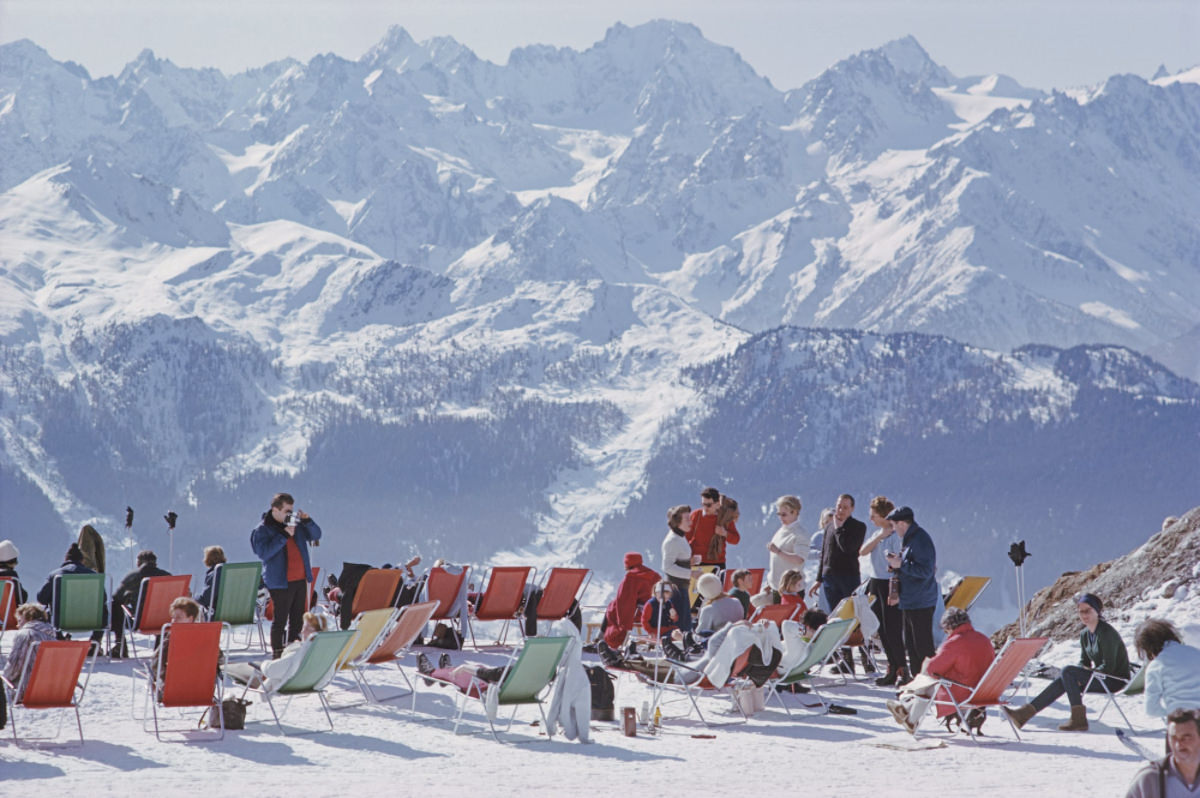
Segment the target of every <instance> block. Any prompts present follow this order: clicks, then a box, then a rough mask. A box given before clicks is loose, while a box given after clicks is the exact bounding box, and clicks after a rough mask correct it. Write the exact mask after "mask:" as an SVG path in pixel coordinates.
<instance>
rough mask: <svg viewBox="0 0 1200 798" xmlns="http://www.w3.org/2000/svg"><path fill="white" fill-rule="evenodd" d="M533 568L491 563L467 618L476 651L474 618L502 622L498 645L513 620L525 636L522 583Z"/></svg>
mask: <svg viewBox="0 0 1200 798" xmlns="http://www.w3.org/2000/svg"><path fill="white" fill-rule="evenodd" d="M536 571H537V569H536V568H531V567H529V566H495V567H493V568H492V569H491V571H490V572H488V577H487V580H486V582H485V584H486V585H487V587H485V588H484V591H483V593H482V595H480V596H479V601H478V602H477V603H476V605H475V609H474V611H473V612H472V613H471V614H470V615H469V616H468V620H467V628H468V629H469V630H470V632H471V645H473V646H475V650H476V651H478V650H479V643H478V642H477V641H476V640H475V623H476V622H478V621H503V622H504V626H503V627H502V628H501V631H500V639H499V640H497V641H496V642H497V643H498V644H500V645H504V642H505V640H507V639H508V627H509V624H511V623H512V622H513V621H514V620H516V621H517V628H518V629H520V630H521V637H524V636H525V625H524V624H523V623H522V620H523V617H522V613H521V610H522V608H523V607H524V606H525V587H526V585H528V584H529V580H530V577H531V576H532V575H533V574H534V573H536Z"/></svg>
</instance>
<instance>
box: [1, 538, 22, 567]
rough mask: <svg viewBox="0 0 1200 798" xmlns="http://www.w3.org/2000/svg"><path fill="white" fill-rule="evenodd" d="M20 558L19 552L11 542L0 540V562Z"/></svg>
mask: <svg viewBox="0 0 1200 798" xmlns="http://www.w3.org/2000/svg"><path fill="white" fill-rule="evenodd" d="M20 556H21V552H20V550H18V549H17V545H16V544H15V543H13V542H12V541H11V540H0V562H8V561H9V560H15V559H17V558H18V557H20Z"/></svg>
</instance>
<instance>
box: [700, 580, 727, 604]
mask: <svg viewBox="0 0 1200 798" xmlns="http://www.w3.org/2000/svg"><path fill="white" fill-rule="evenodd" d="M722 590H723V588H722V586H721V580H720V579H718V578H717V575H716V574H704V575H703V576H701V577H700V578H699V579H697V580H696V592H697V593H699V594H700V595H701V596H703V597H704V598H705V599H706V600H709V601H711V600H712V599H715V598H716V597H717V596H719V595H721V591H722Z"/></svg>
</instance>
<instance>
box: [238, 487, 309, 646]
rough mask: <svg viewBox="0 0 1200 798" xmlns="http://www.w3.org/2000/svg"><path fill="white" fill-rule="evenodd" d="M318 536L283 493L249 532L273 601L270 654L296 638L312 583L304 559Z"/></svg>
mask: <svg viewBox="0 0 1200 798" xmlns="http://www.w3.org/2000/svg"><path fill="white" fill-rule="evenodd" d="M320 539H321V527H319V526H317V522H316V521H314V520H312V518H311V517H310V516H309V514H308V513H306V512H304V511H303V510H299V511H297V510H295V500H294V499H293V498H292V497H291V495H290V494H287V493H276V494H275V497H274V498H273V499H271V509H269V510H267V512H265V513H263V516H262V523H261V524H259V525H258V526H257V527H256V528H255V529H254V531H253V532H251V533H250V547H251V548H252V549H254V553H255V555H257V556H258V558H259V559H260V560H262V564H263V583H264V584H265V585H266V586H267V590H269V591H270V593H271V601H272V602H273V603H274V604H275V617H274V618H273V619H272V621H271V650H272V657H273V658H275V659H279V657H280V655H281V654H282V653H283V648H284V645H285V640H284V630H285V629H286V630H287V640H286V642H287V643H292V642H295V641H296V640H299V639H300V628H301V626H302V625H303V621H304V598H305V595H306V594H307V592H308V585H309V583H311V582H312V568H311V567H310V565H309V562H308V547H309V544H315V543H316V541H318V540H320Z"/></svg>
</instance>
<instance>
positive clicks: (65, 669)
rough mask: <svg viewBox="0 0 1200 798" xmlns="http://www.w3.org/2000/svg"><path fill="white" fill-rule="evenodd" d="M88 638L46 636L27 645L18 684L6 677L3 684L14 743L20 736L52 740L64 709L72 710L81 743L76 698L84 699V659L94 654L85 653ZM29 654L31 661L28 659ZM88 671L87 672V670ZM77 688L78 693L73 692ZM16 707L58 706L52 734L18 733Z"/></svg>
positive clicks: (59, 726)
mask: <svg viewBox="0 0 1200 798" xmlns="http://www.w3.org/2000/svg"><path fill="white" fill-rule="evenodd" d="M88 646H89V641H87V640H46V641H44V642H41V643H38V644H37V645H36V646H35V647H33V648H32V649H30V653H29V655H27V656H26V660H25V666H24V667H23V668H22V669H21V673H22V674H23V676H22V678H21V679H20V680H19V682H18V684H16V685H13V684H12V683H11V682H9V681H8V680H7V679H5V680H4V687H5V689H6V690H7V691H8V699H9V701H8V705H9V707H10V708H11V709H12V717H10V718H9V723H11V724H12V730H13V741H14V742H16V743H17V745H20V744H21V741H22V739H24V740H25V741H27V742H30V741H44V740H55V739H57V738H58V734H59V732H60V731H62V715H63V714H65V713H66V710H67V709H73V710H74V711H75V726H76V728H78V730H79V744H80V745H83V722H82V721H81V720H80V719H79V702H80V701H81V700H82V699H83V694H84V690H85V689H86V687H87V679H86V678H85V679H84V680H83V681H82V682H80V679H79V677H80V674H81V673H82V672H83V665H84V662H90V663H92V664H93V665H94V664H95V662H96V658H95V657H89V656H88ZM30 658H32V661H31V659H30ZM89 675H90V673H89ZM76 691H78V694H77V693H76ZM18 709H25V710H30V709H58V710H60V715H59V719H58V726H57V728H56V729H55V732H54V735H53V736H52V737H25V738H22V737H21V736H20V735H19V734H18V733H17V717H18V714H19V713H18V711H17V710H18Z"/></svg>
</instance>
